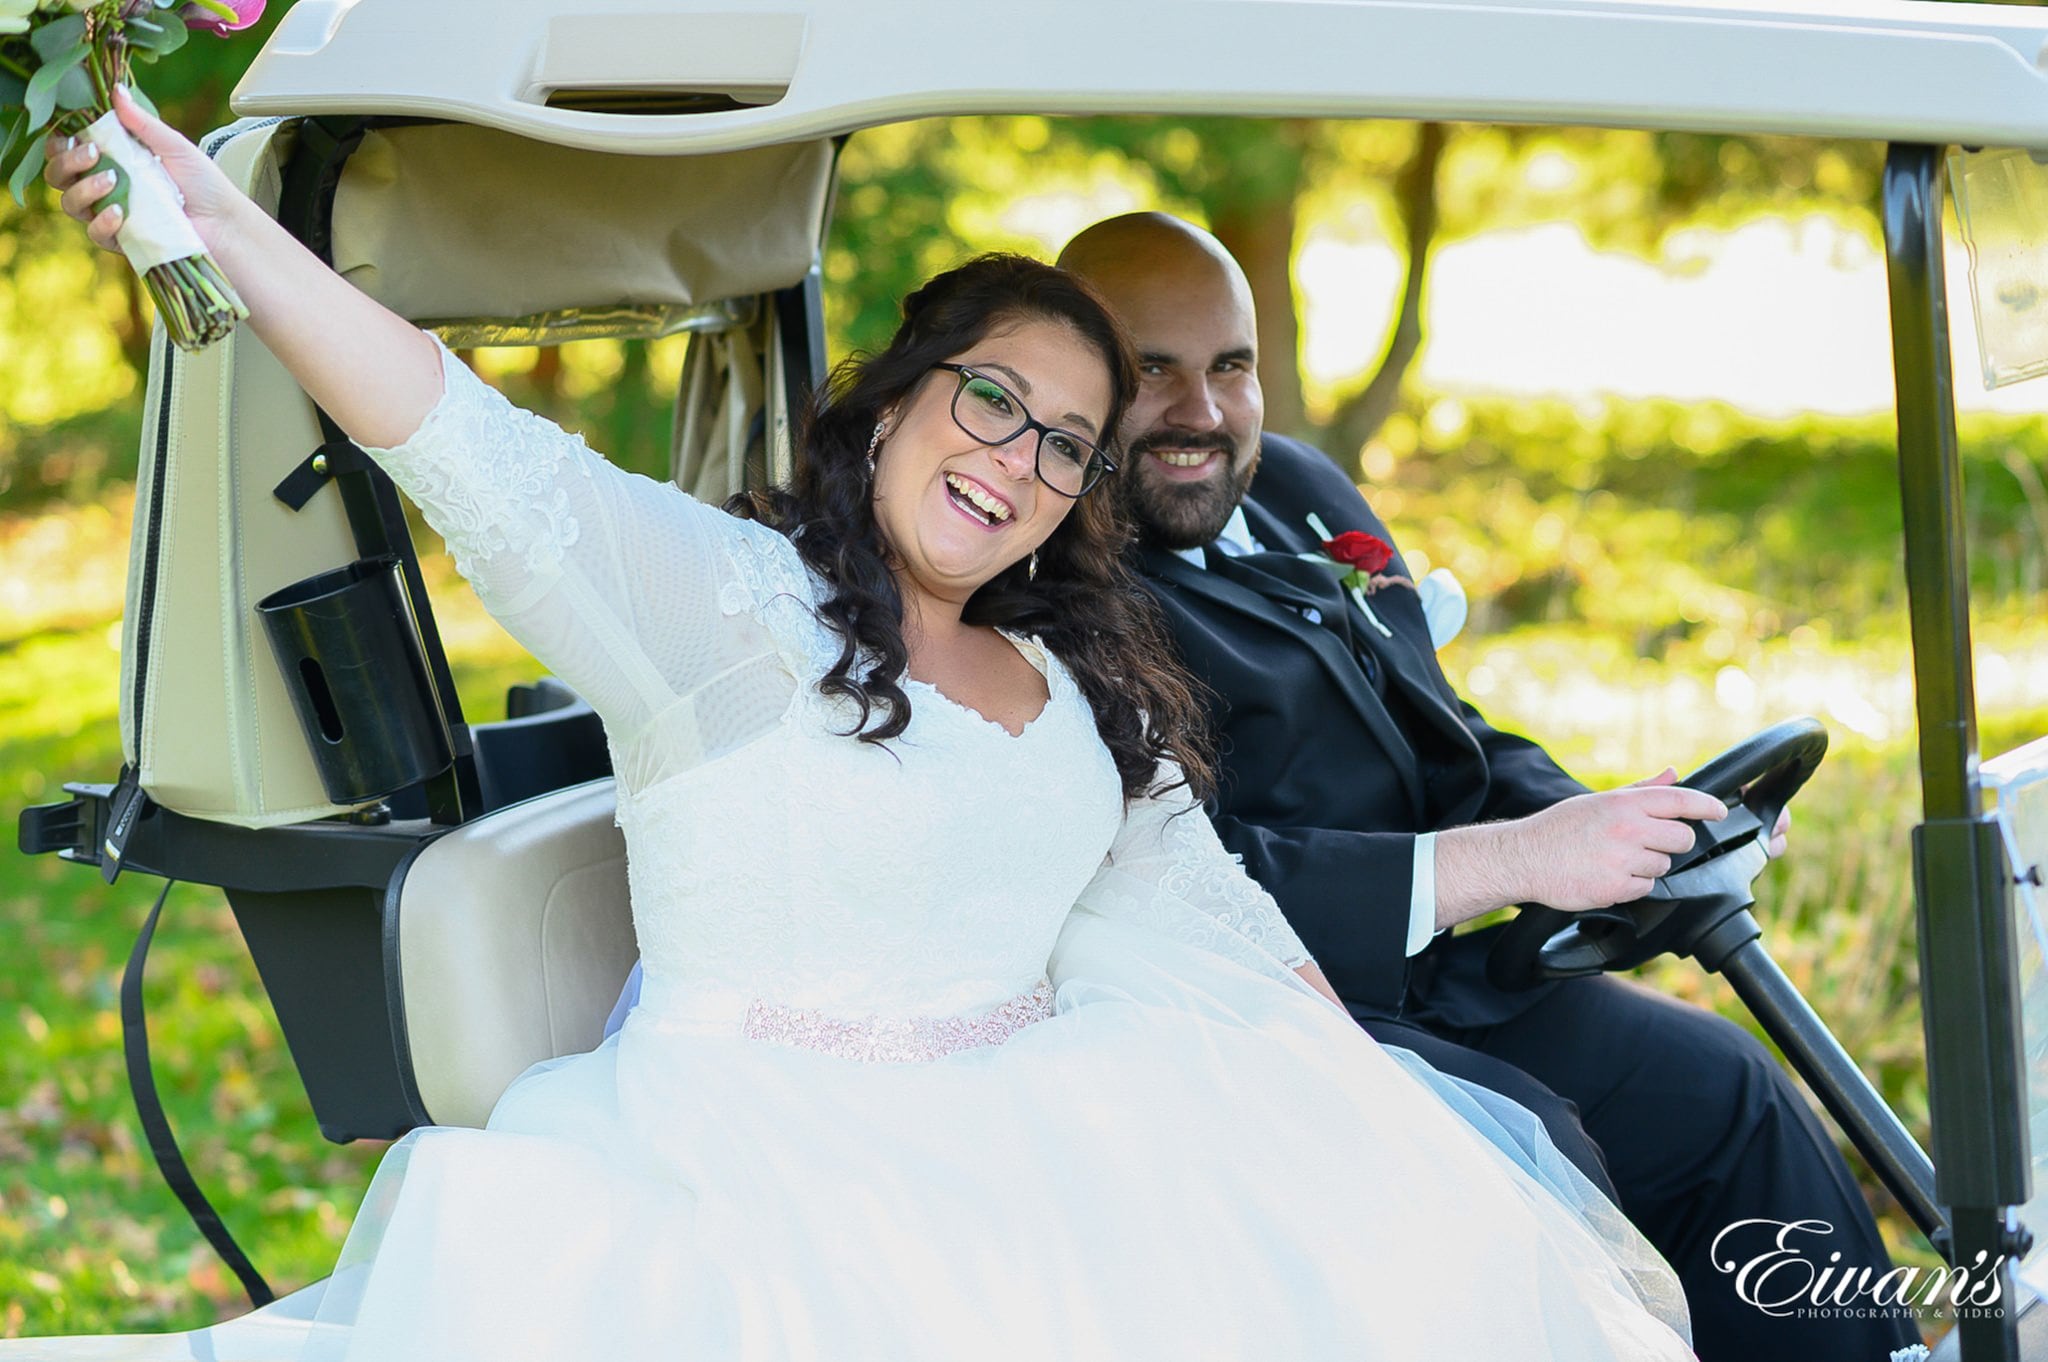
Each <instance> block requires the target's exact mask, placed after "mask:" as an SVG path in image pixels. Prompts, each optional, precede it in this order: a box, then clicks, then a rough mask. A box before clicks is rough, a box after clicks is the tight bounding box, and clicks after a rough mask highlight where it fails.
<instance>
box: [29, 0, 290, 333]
mask: <svg viewBox="0 0 2048 1362" xmlns="http://www.w3.org/2000/svg"><path fill="white" fill-rule="evenodd" d="M263 5H264V0H0V174H5V175H7V187H8V188H9V189H10V190H11V191H12V192H13V194H14V200H15V202H16V203H24V202H26V199H25V198H24V195H25V194H26V192H27V190H28V186H29V185H30V184H31V183H33V182H34V180H35V178H36V176H37V175H39V174H41V173H42V169H43V155H44V151H43V147H44V142H45V141H46V140H47V139H48V137H49V136H50V135H51V134H52V133H55V134H58V135H62V136H72V137H82V138H84V139H86V140H87V141H90V142H93V143H95V144H96V145H98V147H99V149H100V156H101V162H102V165H104V166H105V167H106V168H107V169H110V170H112V171H113V172H114V174H115V181H116V182H115V186H114V190H113V192H112V193H111V194H109V195H107V197H106V198H104V199H102V200H101V201H100V203H99V204H98V205H97V209H101V210H103V209H105V208H107V207H109V206H111V205H113V204H119V205H120V206H121V211H122V213H123V214H124V215H125V220H124V221H123V222H122V224H121V230H120V234H119V236H118V237H117V238H116V239H117V241H118V243H119V244H120V247H121V250H122V253H123V254H125V255H126V256H127V257H128V261H129V263H130V264H132V265H133V266H134V267H135V271H136V273H138V274H140V275H141V276H142V281H143V286H144V287H145V288H147V289H148V290H149V296H150V300H151V301H152V302H154V303H155V304H156V309H157V315H158V316H160V317H162V318H163V323H164V328H165V329H166V330H167V331H169V332H170V336H171V340H172V341H174V342H175V343H176V344H177V345H178V346H179V347H180V348H181V349H185V350H198V349H202V348H204V347H205V346H208V345H211V344H212V343H213V342H214V341H217V340H219V339H220V338H221V337H222V336H225V335H227V333H228V332H230V331H232V330H234V327H235V323H236V322H238V321H240V320H241V319H242V318H244V317H246V316H248V315H249V312H248V309H247V308H245V307H243V306H242V300H241V299H240V298H238V297H236V296H235V291H234V289H233V288H232V287H230V286H229V284H228V281H227V278H226V276H224V275H223V274H221V272H220V268H219V266H217V265H215V264H214V263H213V260H212V259H211V258H210V257H209V256H208V255H207V254H206V247H205V246H204V245H203V244H201V242H200V240H199V234H198V233H197V232H195V231H193V230H192V224H191V222H189V221H188V220H187V219H186V217H185V212H184V199H183V197H182V196H181V195H180V194H179V193H178V187H177V186H176V185H174V184H172V183H171V177H170V176H168V175H166V174H165V173H164V170H163V167H162V166H160V165H158V164H157V162H156V158H155V157H154V156H151V155H150V153H149V151H148V150H147V149H146V148H145V147H144V146H143V145H142V144H141V143H140V142H138V141H136V140H135V139H134V138H133V137H131V136H130V135H129V133H128V130H127V129H125V128H123V127H122V126H121V123H120V120H119V119H118V118H117V117H116V116H115V115H114V113H113V91H114V87H115V86H117V85H129V70H130V67H131V65H133V64H134V63H138V62H153V61H155V60H157V59H158V58H159V57H164V56H168V55H169V54H170V53H172V52H175V51H177V50H178V49H179V48H180V47H183V46H184V45H185V40H186V38H187V37H189V36H190V35H191V33H192V31H193V30H195V29H197V30H201V31H204V32H207V33H212V34H215V35H217V36H219V37H223V38H224V37H226V36H228V35H229V34H231V33H235V32H239V31H240V30H242V29H245V28H247V27H248V26H249V25H251V24H253V23H255V22H256V20H257V19H258V18H260V17H261V16H262V14H263ZM129 91H130V93H131V94H133V95H134V96H135V98H136V101H137V102H138V103H140V104H142V105H143V107H145V108H149V107H150V105H149V101H148V99H147V98H146V97H145V96H144V95H143V93H142V91H140V90H138V89H135V88H134V87H133V86H132V85H129ZM152 112H154V110H152ZM10 167H11V170H10Z"/></svg>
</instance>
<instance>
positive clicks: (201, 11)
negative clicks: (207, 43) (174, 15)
mask: <svg viewBox="0 0 2048 1362" xmlns="http://www.w3.org/2000/svg"><path fill="white" fill-rule="evenodd" d="M263 5H264V0H191V3H190V4H188V5H186V6H184V8H182V9H180V10H179V11H178V17H179V18H180V19H183V20H184V21H185V27H187V28H196V29H201V30H204V31H205V32H207V33H212V34H214V35H216V36H218V37H222V38H225V37H227V36H228V34H230V33H240V32H241V31H242V30H243V29H245V28H247V27H249V26H250V25H251V24H253V23H255V22H256V21H257V20H258V19H261V18H262V17H263Z"/></svg>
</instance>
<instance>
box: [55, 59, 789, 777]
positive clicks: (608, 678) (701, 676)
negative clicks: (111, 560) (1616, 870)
mask: <svg viewBox="0 0 2048 1362" xmlns="http://www.w3.org/2000/svg"><path fill="white" fill-rule="evenodd" d="M116 109H117V111H118V112H119V113H120V116H121V119H122V121H123V122H124V123H125V124H126V125H127V127H128V128H129V130H130V131H131V132H133V133H134V134H135V135H136V136H137V137H138V138H139V139H140V140H141V141H142V142H143V144H144V145H145V146H147V147H148V148H149V149H150V150H151V151H153V152H155V153H156V154H157V155H158V156H159V157H161V158H162V160H163V163H164V167H165V169H166V170H167V171H169V173H170V175H171V178H172V179H173V181H175V182H176V183H177V185H178V186H179V188H180V190H181V191H182V192H183V193H184V195H185V200H186V203H185V207H186V213H187V215H188V216H189V217H191V218H192V221H193V225H194V226H195V227H196V228H197V229H198V231H199V234H200V237H201V239H202V240H203V241H204V242H205V244H206V247H207V249H208V250H209V251H210V252H211V253H212V255H213V258H214V260H215V261H216V262H217V263H218V264H219V265H220V267H221V269H222V271H223V272H224V273H225V274H226V275H227V276H228V278H229V279H230V280H231V281H232V282H233V284H234V285H235V288H236V289H237V290H238V291H239V292H240V294H241V296H242V299H243V301H244V302H245V303H246V304H247V305H248V307H249V314H250V315H249V321H248V325H249V326H250V327H252V328H253V329H254V331H255V333H256V336H257V337H258V339H260V340H261V341H262V342H263V344H264V345H265V346H266V347H268V348H269V349H270V351H271V352H272V353H273V354H275V355H276V356H277V358H278V359H279V360H280V361H282V362H283V363H284V365H285V367H286V368H287V369H288V370H290V372H291V374H292V376H293V377H294V378H295V379H297V380H298V383H299V385H300V386H301V387H303V388H304V389H305V390H306V392H307V394H308V395H309V396H311V397H312V398H313V400H314V401H316V402H318V403H319V404H320V406H321V408H322V409H323V410H325V411H326V412H327V414H328V415H329V416H331V417H333V418H334V420H335V421H336V422H337V423H338V424H339V425H340V426H341V428H342V429H343V430H344V431H346V432H347V433H348V434H349V436H350V437H351V438H353V439H354V440H355V441H356V443H357V444H359V445H361V446H362V447H363V448H364V449H365V450H366V451H367V452H369V453H370V454H371V455H372V456H373V457H375V458H376V459H377V461H378V462H379V463H380V464H381V465H382V466H383V467H384V469H385V471H386V472H388V473H389V474H390V475H391V477H392V480H393V481H394V482H396V483H397V484H398V485H399V487H400V488H401V489H402V490H403V491H404V492H405V493H406V494H407V495H408V496H409V497H411V498H412V500H413V501H414V502H415V503H417V504H418V505H419V506H420V507H421V509H422V510H423V511H424V512H425V513H426V516H427V520H428V522H429V523H430V524H432V525H433V527H434V528H435V529H436V530H437V531H439V532H440V534H441V535H442V537H443V538H444V539H445V540H446V541H447V543H448V547H449V549H450V551H451V552H452V553H453V554H454V556H455V561H456V566H457V567H458V568H459V569H460V571H461V572H462V574H463V576H464V577H466V578H468V579H469V581H470V584H471V585H472V586H473V587H474V588H475V589H476V592H477V595H478V597H479V598H480V599H481V600H482V601H483V603H484V605H485V606H486V608H488V609H489V610H490V611H491V613H492V614H493V615H495V616H496V617H497V618H498V620H499V621H500V622H501V623H503V624H504V625H505V627H506V628H507V629H508V630H509V631H510V632H511V633H512V634H513V636H514V637H516V638H517V639H518V640H519V641H520V642H521V643H522V644H524V645H525V646H526V647H527V649H528V650H529V651H531V652H532V653H533V654H534V655H535V656H536V657H538V658H539V659H540V660H541V661H542V662H543V663H544V664H546V665H547V666H548V667H549V668H550V669H551V670H553V671H554V672H555V673H556V674H557V675H558V676H560V677H561V678H562V679H563V680H565V681H567V682H568V683H569V684H570V685H571V686H574V687H575V688H576V689H577V691H578V692H580V693H581V694H582V695H583V697H584V698H585V699H586V700H588V701H589V702H590V703H591V705H592V706H593V707H594V708H596V710H597V711H598V713H599V714H600V715H602V716H603V718H604V721H605V727H606V730H607V734H608V736H609V738H610V741H611V743H612V748H613V753H614V756H615V757H616V758H617V759H618V761H619V775H620V778H621V780H622V781H623V782H624V783H625V785H626V787H627V788H628V789H632V788H637V787H640V786H644V785H645V784H646V783H648V782H650V781H651V780H653V779H655V778H658V777H659V776H660V775H663V774H666V773H668V772H670V771H672V770H674V769H675V768H676V767H677V766H678V765H679V764H680V765H689V764H693V763H694V761H696V760H701V759H702V758H703V757H704V756H706V755H708V754H710V753H713V752H716V751H718V750H720V749H723V748H728V747H732V746H736V745H738V744H739V743H741V742H743V741H744V740H745V739H746V738H748V737H749V736H752V734H754V733H756V732H758V731H761V730H764V729H765V728H766V727H767V726H769V725H770V724H772V723H773V721H774V719H775V718H776V717H777V715H779V713H780V711H781V709H782V708H783V707H784V706H785V705H786V703H787V699H788V695H789V692H790V689H791V685H792V683H791V682H790V681H789V680H788V678H787V677H785V676H781V675H779V674H778V672H777V669H776V667H775V666H774V661H775V641H774V639H773V638H771V637H770V636H769V635H768V634H767V632H766V631H765V630H764V629H763V628H762V626H761V625H760V624H759V623H758V622H757V621H756V620H755V619H754V618H753V612H754V610H755V608H756V607H757V606H758V605H759V604H760V601H759V600H758V599H757V597H765V596H767V595H769V594H772V588H773V587H774V586H775V585H776V584H777V583H778V582H781V581H782V580H783V579H786V578H787V577H788V575H789V574H790V572H791V571H795V572H797V574H798V575H799V576H800V574H801V570H800V568H795V567H794V562H795V555H794V553H793V552H792V551H791V550H790V549H789V548H788V542H787V541H786V540H784V539H782V537H781V536H780V535H778V534H776V533H775V532H774V531H773V530H770V529H768V528H767V527H765V526H761V525H756V524H751V523H743V522H740V521H737V520H735V519H733V518H732V517H731V516H728V515H726V514H724V513H723V512H721V511H718V510H716V509H714V508H711V507H707V506H704V505H702V504H700V503H698V502H696V501H693V500H692V499H691V498H689V497H688V496H686V495H684V494H683V493H682V492H681V491H679V490H678V489H676V488H674V487H672V486H670V485H668V484H665V483H657V482H654V481H651V480H649V479H647V478H642V477H638V476H636V475H633V474H629V473H627V472H625V471H624V470H622V469H620V468H618V467H616V466H615V465H613V464H611V463H609V462H607V461H606V460H605V459H603V458H601V457H599V456H598V455H596V454H595V453H593V452H592V451H591V450H589V449H588V448H587V447H586V446H585V445H584V443H583V441H582V440H581V439H580V438H579V437H577V436H575V435H572V434H570V433H568V432H566V431H564V430H562V429H561V428H560V427H558V426H556V425H554V424H553V423H552V422H549V421H547V420H544V419H543V418H541V417H539V416H536V415H534V414H533V413H531V412H527V411H522V410H520V409H519V408H517V407H515V406H513V405H512V404H511V403H509V402H507V401H506V400H505V399H504V398H503V397H501V396H500V395H499V394H497V393H496V392H495V391H494V390H493V389H491V388H489V387H488V386H487V385H485V384H484V383H483V382H482V381H481V380H479V379H478V378H477V377H476V376H475V375H474V374H472V373H470V371H469V370H468V369H467V368H466V367H465V366H463V365H462V364H461V363H459V362H457V361H456V360H455V359H454V357H453V356H451V355H449V354H448V353H447V352H446V351H445V350H444V349H443V348H442V347H441V346H440V344H439V342H437V341H436V340H434V339H433V338H432V337H431V336H429V335H427V334H426V333H425V332H423V331H420V330H419V329H417V328H416V327H414V326H413V325H412V323H410V322H408V321H406V320H405V319H404V318H402V317H400V316H398V315H397V314H396V313H393V312H391V311H390V310H388V309H386V308H385V307H383V306H382V305H381V304H379V303H376V302H374V301H372V300H371V299H370V298H368V297H366V296H364V295H363V294H361V293H359V292H357V291H356V289H355V288H353V287H352V286H350V285H349V284H348V283H347V282H346V281H344V280H343V279H342V278H341V277H340V276H339V275H337V274H335V273H334V272H333V271H332V270H330V269H329V268H328V267H327V266H326V265H324V264H322V263H321V262H320V261H319V260H318V259H317V258H316V257H315V256H313V255H312V254H311V253H310V252H309V251H307V250H306V249H305V248H304V247H303V246H301V245H300V244H299V243H298V242H297V241H296V240H295V239H293V238H292V236H291V235H290V234H289V233H288V232H286V231H285V230H284V229H283V228H282V227H280V226H279V225H278V224H277V223H276V222H275V221H273V220H272V219H271V218H270V216H269V215H268V214H266V213H264V212H263V211H262V210H261V209H260V208H258V207H257V206H256V205H255V204H254V203H252V202H251V201H250V200H249V199H248V198H247V197H245V196H244V195H243V194H242V193H241V192H240V191H239V190H237V189H236V188H235V187H234V186H233V185H232V184H231V183H230V182H229V181H228V179H227V177H226V176H225V175H223V174H222V173H221V172H220V171H219V170H218V169H217V168H216V167H215V166H214V165H213V163H212V162H211V161H209V160H208V159H207V158H206V156H205V155H204V154H203V153H201V152H200V151H199V150H198V149H197V148H196V147H194V146H193V145H192V144H191V143H190V142H188V141H187V140H186V139H185V138H183V137H181V136H180V135H179V134H178V133H177V132H175V131H174V130H172V129H171V128H169V127H167V126H165V125H164V124H163V123H161V122H159V121H157V120H156V119H154V118H152V117H150V116H149V115H148V114H146V113H144V112H143V111H142V110H141V109H140V108H139V107H137V106H136V104H135V103H134V101H133V100H131V99H129V98H128V97H127V96H126V94H125V93H122V94H118V95H117V96H116ZM94 161H95V155H94V152H93V150H92V148H90V147H89V146H88V145H86V144H80V145H78V146H76V147H68V148H67V147H65V146H63V145H62V143H61V142H54V141H53V144H52V146H51V148H50V157H49V167H48V169H47V171H46V172H45V175H46V178H47V179H48V180H49V182H50V184H51V185H53V186H54V187H56V188H57V189H59V190H61V191H62V194H63V206H64V210H65V212H67V213H68V214H70V215H71V216H72V217H75V218H78V219H79V220H80V221H82V222H86V223H87V224H88V231H89V233H90V234H91V236H92V238H93V240H94V241H95V242H96V243H98V244H99V245H101V246H103V247H106V248H108V249H114V246H113V235H114V232H115V231H117V230H118V229H119V226H120V219H119V217H118V215H117V212H118V210H115V209H108V210H107V211H105V212H101V213H98V214H95V213H94V212H93V205H94V204H95V203H97V202H98V201H99V200H100V199H102V198H103V197H104V196H105V195H106V193H107V191H108V189H109V188H110V186H109V184H108V183H106V173H105V172H103V171H99V170H96V169H95V168H94ZM763 583H766V584H767V585H766V586H763V585H762V584H763ZM750 662H759V663H760V664H761V665H758V666H753V667H750V666H749V665H748V664H749V663H750ZM712 678H729V679H730V681H731V685H730V686H729V687H726V688H725V689H731V690H732V691H733V692H734V694H731V695H727V694H725V689H722V690H721V693H720V696H719V697H717V703H713V704H708V705H699V706H691V705H678V704H677V703H675V702H676V701H678V700H680V699H683V698H686V697H691V696H693V695H695V694H696V693H697V692H698V690H699V689H700V688H701V687H702V686H704V685H705V684H707V682H708V681H709V680H710V679H712ZM698 710H702V711H704V713H706V714H708V715H710V716H712V717H711V718H708V719H701V720H700V719H699V718H698V717H697V713H696V711H698ZM657 717H660V718H663V719H664V723H663V725H661V732H660V733H659V734H652V733H650V729H651V727H652V726H653V720H655V719H656V718H657ZM700 724H711V725H713V727H714V728H715V729H717V730H718V731H702V730H701V729H700ZM643 739H645V740H643Z"/></svg>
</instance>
